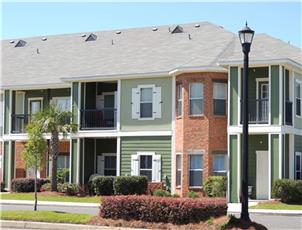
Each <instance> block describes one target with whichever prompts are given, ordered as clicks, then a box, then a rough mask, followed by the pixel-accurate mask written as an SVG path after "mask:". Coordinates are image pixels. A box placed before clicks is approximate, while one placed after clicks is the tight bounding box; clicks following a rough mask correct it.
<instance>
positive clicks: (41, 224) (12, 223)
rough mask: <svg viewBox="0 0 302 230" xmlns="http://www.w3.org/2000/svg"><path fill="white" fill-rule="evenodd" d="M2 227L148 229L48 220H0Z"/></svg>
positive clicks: (106, 229)
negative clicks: (52, 221)
mask: <svg viewBox="0 0 302 230" xmlns="http://www.w3.org/2000/svg"><path fill="white" fill-rule="evenodd" d="M0 226H1V227H2V228H18V229H44V230H66V229H75V230H111V229H112V230H146V229H143V228H124V227H109V226H94V225H84V224H65V223H62V224H61V223H47V222H30V221H14V220H0Z"/></svg>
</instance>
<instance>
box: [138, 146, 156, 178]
mask: <svg viewBox="0 0 302 230" xmlns="http://www.w3.org/2000/svg"><path fill="white" fill-rule="evenodd" d="M137 156H138V175H139V176H140V171H141V156H152V160H151V162H152V168H151V182H153V181H152V179H153V178H152V173H153V158H154V156H155V152H137ZM148 170H150V169H148Z"/></svg>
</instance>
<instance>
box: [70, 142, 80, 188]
mask: <svg viewBox="0 0 302 230" xmlns="http://www.w3.org/2000/svg"><path fill="white" fill-rule="evenodd" d="M78 167H79V166H78V140H77V139H72V140H71V174H70V175H71V183H77V170H78Z"/></svg>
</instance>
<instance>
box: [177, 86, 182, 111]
mask: <svg viewBox="0 0 302 230" xmlns="http://www.w3.org/2000/svg"><path fill="white" fill-rule="evenodd" d="M176 90H177V91H176V116H178V117H180V116H182V85H181V84H178V85H177V86H176Z"/></svg>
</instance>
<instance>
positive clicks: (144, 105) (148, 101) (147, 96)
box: [140, 88, 153, 118]
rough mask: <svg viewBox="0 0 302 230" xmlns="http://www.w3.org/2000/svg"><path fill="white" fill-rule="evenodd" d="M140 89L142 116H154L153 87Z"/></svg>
mask: <svg viewBox="0 0 302 230" xmlns="http://www.w3.org/2000/svg"><path fill="white" fill-rule="evenodd" d="M140 90H141V93H140V117H141V118H152V117H153V111H152V102H153V100H152V88H141V89H140Z"/></svg>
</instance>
